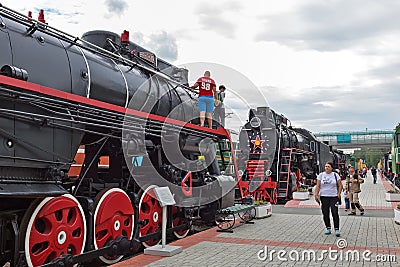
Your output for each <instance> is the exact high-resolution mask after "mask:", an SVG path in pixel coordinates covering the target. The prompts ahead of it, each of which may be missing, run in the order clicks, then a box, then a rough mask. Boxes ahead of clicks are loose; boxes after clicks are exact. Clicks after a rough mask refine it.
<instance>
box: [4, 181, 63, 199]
mask: <svg viewBox="0 0 400 267" xmlns="http://www.w3.org/2000/svg"><path fill="white" fill-rule="evenodd" d="M65 193H67V191H66V190H65V189H64V188H63V187H62V186H60V185H55V184H45V183H40V184H39V183H37V184H35V183H31V184H28V183H2V182H0V199H1V197H46V196H59V195H62V194H65Z"/></svg>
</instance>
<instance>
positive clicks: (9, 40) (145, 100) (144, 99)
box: [0, 7, 237, 266]
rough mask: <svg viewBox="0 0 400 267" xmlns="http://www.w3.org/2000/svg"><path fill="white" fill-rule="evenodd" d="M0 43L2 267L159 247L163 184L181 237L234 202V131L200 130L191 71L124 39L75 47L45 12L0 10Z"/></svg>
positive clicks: (104, 35) (93, 36) (172, 229)
mask: <svg viewBox="0 0 400 267" xmlns="http://www.w3.org/2000/svg"><path fill="white" fill-rule="evenodd" d="M0 36H1V37H0V68H1V75H0V103H1V104H0V106H1V109H0V126H1V127H0V128H1V130H0V141H1V142H0V143H1V146H0V234H1V239H0V266H3V264H4V263H6V262H11V265H12V266H25V265H27V266H40V265H42V264H47V263H49V262H52V261H53V260H57V259H58V260H60V261H63V264H64V265H63V266H66V264H67V263H69V264H71V263H78V262H84V261H86V260H89V259H91V258H94V257H95V258H96V259H97V260H100V261H101V262H102V263H106V264H111V263H114V262H117V261H119V260H120V259H121V258H122V257H123V255H124V254H127V253H131V252H132V250H134V249H135V248H136V246H137V245H138V244H139V242H140V243H141V244H143V245H144V246H151V245H154V244H157V243H158V242H159V241H160V239H161V223H162V217H161V206H160V204H159V203H158V201H157V200H156V199H155V194H154V189H155V188H156V187H158V186H168V187H169V188H170V190H171V191H172V193H173V194H174V195H175V199H176V200H177V202H178V204H179V205H177V206H172V207H171V208H170V209H169V211H168V212H169V213H168V215H169V216H168V222H167V225H168V229H169V230H168V232H169V233H174V234H175V235H176V236H177V237H178V238H182V237H184V236H185V235H186V234H187V233H188V231H189V229H190V226H191V221H192V218H194V217H201V218H203V219H204V220H206V221H210V220H212V219H213V218H214V217H213V216H214V214H215V212H216V210H217V209H219V208H221V207H226V206H231V205H232V204H233V194H231V193H230V194H227V193H228V191H229V190H228V189H229V188H233V187H234V185H235V180H236V179H237V178H236V173H235V171H236V169H235V168H230V167H231V166H229V162H226V161H224V157H223V156H222V153H223V152H224V153H225V152H226V151H231V150H230V145H231V141H230V136H229V133H228V132H227V131H226V130H225V129H223V128H218V129H208V128H204V127H200V126H197V125H195V124H194V123H196V122H197V120H198V118H197V114H198V110H197V105H196V104H195V99H194V97H193V95H192V94H191V93H190V92H188V91H187V90H186V89H187V88H186V87H185V85H187V79H188V77H187V70H185V69H180V68H177V67H175V66H172V65H171V64H169V63H167V62H165V61H163V60H161V59H158V58H157V57H156V55H154V54H153V53H151V52H149V51H147V50H145V49H144V48H142V47H140V46H138V45H136V44H134V43H132V42H130V41H129V35H128V32H124V33H123V34H122V35H121V36H119V35H117V34H114V33H110V32H105V31H93V32H88V33H86V34H84V35H83V37H82V39H80V38H75V37H73V36H70V35H68V34H66V33H64V32H62V31H59V30H57V29H55V28H52V27H50V26H48V25H47V24H45V21H44V17H43V12H41V14H40V16H39V19H38V21H36V20H34V19H32V18H31V17H28V16H24V15H21V14H19V13H17V12H15V11H13V10H11V9H8V8H5V7H0ZM169 148H173V149H174V152H173V153H174V155H172V156H171V155H170V154H171V153H170V152H169ZM78 149H80V150H82V151H84V153H81V154H80V156H79V153H78V156H77V158H76V161H74V157H75V155H76V154H77V152H78ZM175 154H176V155H175ZM216 154H218V155H219V157H216ZM79 157H80V160H81V163H82V166H81V167H80V168H79V170H78V172H77V173H76V177H73V176H68V172H69V171H70V170H71V166H73V165H76V164H77V163H78V161H79V159H78V158H79ZM217 158H220V159H221V162H220V163H219V162H218V161H217ZM102 159H105V160H102ZM99 161H100V164H99ZM220 166H221V167H220ZM229 170H233V173H229V172H228V171H229ZM221 171H225V172H224V173H225V175H222V174H221V173H222V172H221ZM70 174H71V173H70ZM160 178H161V179H160ZM223 185H224V186H223ZM226 188H228V189H226ZM224 190H225V191H224ZM204 191H206V192H208V193H209V194H208V196H207V197H205V196H204V195H205V193H204ZM210 192H212V194H210ZM232 192H233V191H232ZM202 194H203V195H202ZM224 195H225V197H222V196H224ZM121 237H125V238H121ZM73 255H75V257H71V256H73ZM67 256H68V258H67ZM96 266H98V265H96Z"/></svg>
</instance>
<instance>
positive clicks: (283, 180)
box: [278, 148, 292, 199]
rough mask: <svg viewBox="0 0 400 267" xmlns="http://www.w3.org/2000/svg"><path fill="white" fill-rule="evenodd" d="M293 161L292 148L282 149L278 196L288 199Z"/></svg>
mask: <svg viewBox="0 0 400 267" xmlns="http://www.w3.org/2000/svg"><path fill="white" fill-rule="evenodd" d="M291 161H292V149H291V148H284V149H282V156H281V166H280V170H279V179H278V198H280V199H286V197H287V194H288V191H289V179H290V163H291Z"/></svg>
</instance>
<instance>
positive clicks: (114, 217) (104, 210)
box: [94, 188, 134, 264]
mask: <svg viewBox="0 0 400 267" xmlns="http://www.w3.org/2000/svg"><path fill="white" fill-rule="evenodd" d="M94 205H95V206H94V207H95V212H94V246H95V248H96V249H99V248H102V247H104V246H106V245H107V244H108V242H110V241H112V240H114V239H115V238H117V237H118V236H126V237H128V238H129V239H132V236H133V232H134V210H133V206H132V203H131V200H130V198H129V197H128V195H127V194H126V193H125V192H124V191H123V190H121V189H119V188H109V189H105V190H103V191H102V192H100V193H99V194H98V195H97V196H96V199H95V203H94ZM122 257H123V255H120V256H115V257H110V256H107V255H105V256H101V257H99V259H100V260H101V261H102V262H104V263H107V264H113V263H116V262H118V261H119V260H120V259H121V258H122Z"/></svg>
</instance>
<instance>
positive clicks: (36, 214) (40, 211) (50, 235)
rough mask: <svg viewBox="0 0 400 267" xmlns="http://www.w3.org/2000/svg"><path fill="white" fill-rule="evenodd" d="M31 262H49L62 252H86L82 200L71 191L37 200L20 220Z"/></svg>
mask: <svg viewBox="0 0 400 267" xmlns="http://www.w3.org/2000/svg"><path fill="white" fill-rule="evenodd" d="M21 232H22V233H25V236H24V237H23V236H22V239H21V242H23V243H24V248H25V257H26V261H27V264H28V266H30V267H36V266H40V265H43V264H45V263H49V262H50V261H52V260H53V259H55V258H57V257H60V256H61V255H63V254H66V253H70V254H72V255H77V254H80V253H82V252H83V250H84V246H85V241H86V221H85V217H84V213H83V210H82V207H81V205H80V204H79V202H78V201H77V200H76V199H75V198H74V197H73V196H71V195H69V194H66V195H63V196H59V197H47V198H45V199H43V200H41V201H35V202H33V203H32V204H31V206H30V208H29V209H28V210H27V212H26V213H25V215H24V218H23V219H22V222H21Z"/></svg>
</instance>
